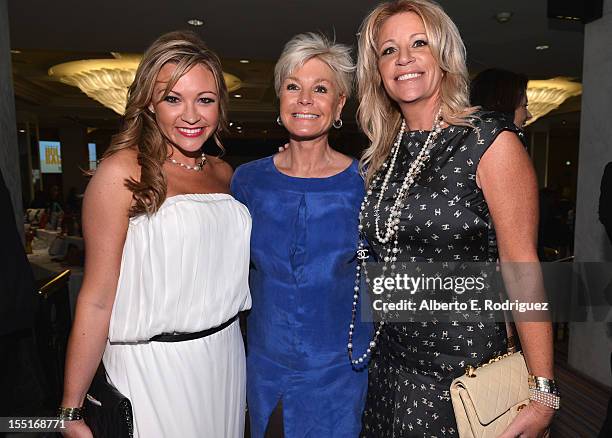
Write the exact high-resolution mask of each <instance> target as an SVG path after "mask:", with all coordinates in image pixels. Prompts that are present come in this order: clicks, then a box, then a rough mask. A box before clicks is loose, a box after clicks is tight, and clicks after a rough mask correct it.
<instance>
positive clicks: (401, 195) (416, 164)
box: [347, 109, 442, 365]
mask: <svg viewBox="0 0 612 438" xmlns="http://www.w3.org/2000/svg"><path fill="white" fill-rule="evenodd" d="M441 114H442V110H441V109H440V110H438V112H437V114H436V116H435V118H434V123H433V126H432V129H431V132H430V133H429V135H428V136H427V139H426V140H425V143H424V144H423V147H422V148H421V150H420V151H419V153H418V154H417V156H416V158H415V159H414V161H413V162H412V164H411V165H410V167H409V168H408V172H407V173H406V176H405V177H404V181H403V182H402V185H401V186H400V188H399V189H398V190H397V192H396V194H395V201H394V202H393V205H392V206H391V208H390V210H389V217H388V218H387V220H386V222H385V234H384V235H382V234H381V233H380V228H379V222H380V205H381V203H382V200H383V198H384V194H385V192H386V191H387V189H388V187H389V181H390V179H391V176H392V174H393V170H394V168H395V162H396V161H397V156H398V153H399V150H400V146H401V142H402V137H403V136H404V133H405V130H406V121H405V120H402V125H401V127H400V130H399V133H398V134H397V138H396V139H395V142H394V143H393V148H392V149H391V154H390V156H391V161H390V163H389V165H388V166H387V163H385V164H383V168H382V170H381V171H380V172H378V174H377V175H376V177H375V178H374V180H373V181H372V183H371V184H370V187H369V188H368V190H367V191H366V195H365V197H364V199H363V201H362V202H361V209H360V212H359V226H358V230H359V235H360V239H359V244H358V247H357V258H358V259H359V261H360V262H361V263H359V262H358V263H357V267H356V272H355V286H354V288H353V291H354V294H353V306H352V311H351V323H350V324H349V332H348V344H347V351H348V357H349V360H350V361H351V363H352V364H353V365H360V364H363V362H364V361H365V360H366V359H367V358H368V356H370V354H372V351H373V350H374V348H375V347H376V344H377V342H378V338H379V336H380V333H381V330H382V328H383V326H384V325H385V321H384V314H383V317H382V318H381V321H380V322H379V324H378V328H377V329H376V332H375V333H374V338H373V339H372V340H371V341H370V343H369V346H368V348H367V349H366V351H365V353H363V354H362V355H361V356H359V357H358V358H357V359H354V357H355V356H354V355H353V334H354V330H355V321H356V318H357V304H358V303H359V290H360V286H361V276H362V272H363V274H364V275H365V281H366V283H369V282H370V279H369V278H368V275H367V268H366V261H367V259H368V258H369V257H368V250H367V249H366V248H365V244H364V242H363V240H364V239H363V238H361V234H362V232H363V224H362V222H363V219H364V216H363V211H364V210H365V208H366V205H367V204H368V201H369V199H370V196H372V189H371V188H372V187H376V186H377V184H378V182H379V181H380V178H381V176H382V174H383V173H384V170H385V169H387V172H386V174H385V177H384V179H383V182H382V185H381V187H380V193H379V195H378V200H377V202H376V204H375V206H374V224H375V228H376V239H377V240H378V242H380V243H381V244H382V246H383V250H384V249H386V254H385V255H384V258H383V260H384V265H383V267H382V270H383V272H386V271H387V270H388V268H389V267H390V268H391V271H392V272H393V271H395V268H396V266H395V262H396V261H397V253H398V252H399V241H398V239H397V232H398V231H399V223H400V216H401V212H402V209H403V208H404V207H405V205H404V200H405V198H406V196H407V195H408V191H409V189H410V187H412V185H413V184H414V181H415V180H416V179H417V178H418V176H419V175H420V174H421V171H422V170H423V168H424V167H425V164H426V163H427V161H428V160H429V152H430V150H431V148H432V147H433V143H434V141H435V140H436V138H437V137H438V135H439V134H440V132H442V126H441V125H442V118H441ZM391 238H393V245H388V246H386V247H385V245H386V244H387V243H388V242H389V241H390V239H391ZM389 263H391V265H390V266H388V265H389ZM391 276H393V274H391Z"/></svg>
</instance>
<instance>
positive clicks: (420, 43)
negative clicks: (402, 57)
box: [381, 40, 428, 56]
mask: <svg viewBox="0 0 612 438" xmlns="http://www.w3.org/2000/svg"><path fill="white" fill-rule="evenodd" d="M427 45H428V43H427V41H425V40H416V41H415V42H413V43H412V45H411V46H410V47H411V48H413V49H418V48H419V47H425V46H427ZM395 52H397V47H395V46H389V47H386V48H385V49H383V51H382V52H381V56H386V55H390V54H391V53H395Z"/></svg>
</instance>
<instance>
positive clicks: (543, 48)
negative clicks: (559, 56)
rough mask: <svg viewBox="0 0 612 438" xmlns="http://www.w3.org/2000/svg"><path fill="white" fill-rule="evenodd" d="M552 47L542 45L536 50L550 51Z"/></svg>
mask: <svg viewBox="0 0 612 438" xmlns="http://www.w3.org/2000/svg"><path fill="white" fill-rule="evenodd" d="M548 49H550V46H549V45H548V44H542V45H540V46H536V50H548Z"/></svg>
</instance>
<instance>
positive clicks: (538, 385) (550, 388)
mask: <svg viewBox="0 0 612 438" xmlns="http://www.w3.org/2000/svg"><path fill="white" fill-rule="evenodd" d="M527 384H528V386H529V389H534V390H537V391H541V392H546V393H548V394H553V395H556V396H559V395H560V394H559V388H558V387H557V384H556V383H555V381H554V380H552V379H547V378H546V377H538V376H534V375H533V374H529V377H528V378H527Z"/></svg>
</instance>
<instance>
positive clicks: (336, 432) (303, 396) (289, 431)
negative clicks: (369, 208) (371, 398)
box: [232, 157, 372, 438]
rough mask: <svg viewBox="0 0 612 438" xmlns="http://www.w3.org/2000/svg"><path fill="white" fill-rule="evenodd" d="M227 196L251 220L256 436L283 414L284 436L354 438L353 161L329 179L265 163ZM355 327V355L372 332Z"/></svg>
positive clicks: (250, 385)
mask: <svg viewBox="0 0 612 438" xmlns="http://www.w3.org/2000/svg"><path fill="white" fill-rule="evenodd" d="M232 193H233V194H234V196H235V197H236V199H238V200H239V201H241V202H243V203H244V204H245V205H246V206H247V207H248V209H249V211H250V212H251V216H252V218H253V231H252V234H251V269H250V287H251V295H252V298H253V307H252V310H251V313H250V315H249V317H248V324H247V337H248V342H247V403H248V409H249V416H250V420H251V436H252V437H254V438H257V437H263V436H264V434H265V430H266V426H267V424H268V419H269V417H270V414H271V413H272V411H273V410H274V408H275V407H276V405H277V403H278V402H279V400H282V405H283V424H284V432H285V437H287V438H294V437H317V438H324V437H330V438H331V437H334V438H338V437H356V436H358V434H359V431H360V429H361V414H362V412H363V407H364V401H365V393H366V389H367V388H366V387H367V372H366V371H365V370H361V371H356V370H355V369H353V368H352V367H351V364H350V362H349V360H348V357H347V353H346V344H347V337H348V325H349V322H350V318H351V303H352V301H353V293H354V292H353V287H354V282H355V266H356V265H355V263H356V260H355V250H356V247H357V239H358V233H357V225H358V214H359V206H360V205H361V201H362V200H363V196H364V182H363V179H362V177H361V176H360V175H359V173H358V169H357V162H356V161H353V163H352V164H351V165H350V166H349V167H348V168H347V169H345V170H344V171H342V172H340V173H338V174H336V175H334V176H331V177H328V178H296V177H291V176H288V175H285V174H283V173H281V172H280V171H278V169H277V168H276V166H275V165H274V162H273V158H272V157H267V158H263V159H261V160H257V161H253V162H251V163H248V164H245V165H242V166H240V167H239V168H238V169H237V170H236V173H235V174H234V178H233V180H232ZM359 321H360V318H359V317H358V322H357V324H356V327H355V335H354V339H353V344H354V346H355V347H354V349H355V352H356V354H361V353H363V351H364V350H365V348H367V344H368V342H369V340H370V335H371V328H372V324H371V323H370V324H368V323H360V322H359Z"/></svg>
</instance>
